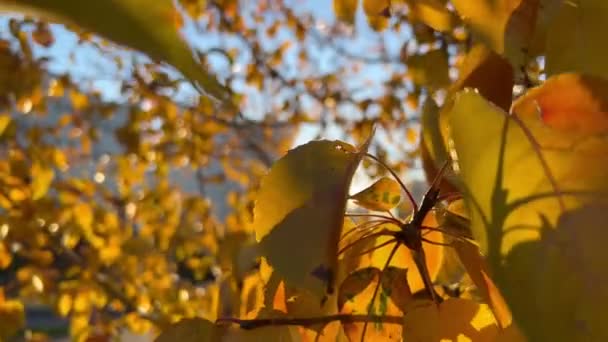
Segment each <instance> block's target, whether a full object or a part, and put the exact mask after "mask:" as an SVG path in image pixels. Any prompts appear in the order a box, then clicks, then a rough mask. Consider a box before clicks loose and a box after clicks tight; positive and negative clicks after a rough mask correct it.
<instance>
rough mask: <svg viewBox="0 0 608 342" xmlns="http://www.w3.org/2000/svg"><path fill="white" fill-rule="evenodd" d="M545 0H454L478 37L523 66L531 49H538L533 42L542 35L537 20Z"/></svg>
mask: <svg viewBox="0 0 608 342" xmlns="http://www.w3.org/2000/svg"><path fill="white" fill-rule="evenodd" d="M541 1H543V0H496V1H494V0H481V1H475V2H473V1H468V0H454V1H453V4H454V7H455V8H456V11H457V12H458V13H459V14H460V16H461V17H462V19H463V21H464V22H465V23H467V24H468V25H469V26H470V27H471V30H472V31H473V34H474V36H475V38H476V39H477V40H478V41H480V42H483V43H484V44H486V45H487V46H488V47H490V48H491V49H492V50H494V51H495V52H497V53H499V54H502V55H506V56H508V57H509V60H511V62H512V63H513V64H514V65H516V66H522V65H524V64H523V62H524V60H525V58H526V57H527V55H528V52H530V51H533V50H536V49H537V48H536V46H534V45H533V43H536V42H537V41H538V40H540V39H541V38H537V37H536V35H535V33H536V32H537V31H538V32H540V30H536V23H537V16H538V11H539V8H540V2H541ZM545 2H546V1H545ZM540 44H541V45H542V42H541V43H540ZM534 52H536V51H534Z"/></svg>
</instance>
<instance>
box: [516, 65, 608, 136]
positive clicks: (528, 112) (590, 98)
mask: <svg viewBox="0 0 608 342" xmlns="http://www.w3.org/2000/svg"><path fill="white" fill-rule="evenodd" d="M513 112H515V113H517V115H518V116H520V117H522V118H529V119H533V118H537V117H540V118H541V120H542V122H543V123H544V124H545V125H547V126H549V127H551V128H553V129H555V130H557V131H561V132H568V133H571V134H594V133H601V132H605V131H607V130H608V80H606V79H603V78H600V77H595V76H589V75H581V74H561V75H557V76H555V77H552V78H550V79H548V80H547V81H546V82H545V83H543V86H542V87H537V88H533V89H531V90H530V91H528V92H527V93H526V94H525V95H524V96H522V97H521V98H520V99H519V100H518V101H517V102H516V103H515V104H514V106H513Z"/></svg>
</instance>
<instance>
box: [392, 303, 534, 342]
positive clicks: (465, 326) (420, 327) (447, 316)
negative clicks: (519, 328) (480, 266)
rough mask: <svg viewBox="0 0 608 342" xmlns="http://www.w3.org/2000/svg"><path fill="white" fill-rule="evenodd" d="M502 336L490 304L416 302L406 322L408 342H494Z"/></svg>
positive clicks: (405, 329) (404, 334)
mask: <svg viewBox="0 0 608 342" xmlns="http://www.w3.org/2000/svg"><path fill="white" fill-rule="evenodd" d="M502 333H503V332H502V331H501V329H500V328H498V326H497V325H496V321H495V320H494V316H493V315H492V312H491V311H490V309H489V308H488V306H487V305H485V304H479V303H477V302H474V301H472V300H467V299H459V298H450V299H448V300H446V301H444V302H442V303H441V304H439V305H437V304H435V303H432V302H422V301H421V302H414V303H413V304H412V305H411V310H408V312H407V313H406V315H405V318H404V320H403V340H404V341H479V342H482V341H487V342H491V341H495V340H496V339H497V338H499V336H500V335H501V334H502ZM516 341H523V340H522V339H516V340H513V342H516Z"/></svg>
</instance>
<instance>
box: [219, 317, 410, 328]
mask: <svg viewBox="0 0 608 342" xmlns="http://www.w3.org/2000/svg"><path fill="white" fill-rule="evenodd" d="M334 321H340V322H342V323H363V322H365V323H367V322H382V323H389V324H403V316H380V315H349V314H336V315H328V316H320V317H305V318H300V317H298V318H289V317H280V318H259V319H240V318H234V317H222V318H218V319H217V321H216V323H218V324H221V323H233V324H238V325H239V327H240V328H241V329H256V328H261V327H265V326H271V325H299V326H305V327H308V326H311V325H317V324H327V323H330V322H334Z"/></svg>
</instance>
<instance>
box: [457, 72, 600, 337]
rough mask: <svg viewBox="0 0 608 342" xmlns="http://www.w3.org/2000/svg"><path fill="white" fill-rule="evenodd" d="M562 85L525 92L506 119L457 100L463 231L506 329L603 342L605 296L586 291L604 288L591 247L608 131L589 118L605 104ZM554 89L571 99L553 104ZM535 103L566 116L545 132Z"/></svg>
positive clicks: (596, 237)
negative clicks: (504, 315) (501, 308)
mask: <svg viewBox="0 0 608 342" xmlns="http://www.w3.org/2000/svg"><path fill="white" fill-rule="evenodd" d="M570 78H571V77H570ZM581 79H584V78H581ZM574 80H575V81H576V80H577V78H576V77H575V78H574ZM579 80H580V79H579ZM566 81H567V79H566V80H561V81H560V80H559V79H556V80H549V81H548V82H547V87H548V88H547V89H546V90H543V89H538V90H533V91H531V92H530V96H529V97H526V96H525V97H523V98H522V99H520V100H519V101H518V102H517V103H515V104H514V105H513V114H512V116H509V115H507V114H506V113H504V112H503V111H501V110H500V109H499V108H497V107H494V106H492V105H491V104H489V103H488V102H487V101H486V100H484V99H483V98H482V97H481V96H480V95H479V94H477V93H475V92H472V91H465V92H463V93H462V94H460V95H459V96H458V97H457V99H456V101H455V104H454V107H453V109H452V111H451V113H450V131H451V137H452V139H453V141H454V146H455V151H456V153H457V155H458V165H459V167H460V172H461V177H462V180H463V182H464V184H465V186H466V192H465V193H466V194H467V196H466V203H467V207H468V208H469V209H470V212H471V213H470V214H471V229H472V231H473V234H474V236H475V239H476V240H477V241H478V242H479V244H480V249H481V252H482V253H483V254H484V255H486V256H487V260H488V263H489V265H490V268H491V270H492V275H493V276H494V277H495V280H496V283H497V285H498V286H499V288H500V290H501V292H502V293H503V295H504V296H505V299H506V300H507V302H508V304H509V307H510V308H511V310H512V312H513V316H514V319H515V321H516V322H517V324H518V325H519V326H520V327H521V328H522V329H523V330H524V332H525V333H526V334H527V336H528V337H529V338H530V339H532V340H556V339H559V340H581V339H583V340H585V339H587V340H588V339H604V337H606V336H608V329H606V325H605V324H603V323H600V322H599V321H597V320H596V317H599V316H600V315H601V314H600V312H602V310H603V307H605V305H606V304H608V301H606V298H608V291H606V289H605V288H604V287H595V286H593V287H589V286H591V284H600V283H604V282H605V281H608V279H603V278H605V275H604V274H605V272H604V270H605V268H606V265H605V260H608V255H606V253H607V252H606V248H603V247H600V242H599V241H605V238H606V236H605V235H606V233H605V232H606V230H605V229H604V226H605V222H606V220H607V219H608V217H606V215H607V214H606V213H607V212H608V211H607V210H606V208H607V207H608V205H607V204H606V203H607V202H608V201H607V200H606V198H605V195H602V194H605V193H606V189H607V188H608V181H607V179H606V177H605V170H606V169H607V167H608V158H607V156H608V142H607V141H606V138H605V134H606V129H607V128H606V127H605V125H603V123H602V120H598V119H597V117H601V115H600V114H599V113H596V112H595V111H597V109H599V108H601V107H599V106H598V104H601V103H604V102H605V101H606V94H605V91H604V90H603V87H598V86H595V85H594V84H595V83H593V82H592V83H585V82H579V83H578V84H577V82H578V81H577V82H572V83H567V82H566ZM571 81H572V78H571ZM561 82H566V83H565V84H571V85H572V88H573V93H572V94H570V93H568V95H572V96H571V97H568V98H566V99H562V96H560V95H559V94H560V93H561V94H564V92H562V91H561V90H560V89H561V87H560V86H558V85H560V83H561ZM585 87H587V89H586V91H583V90H584V88H585ZM553 91H556V94H552V92H553ZM545 92H546V93H545ZM543 99H554V100H551V101H563V102H560V103H564V104H568V105H567V106H565V108H569V110H568V111H567V112H565V111H564V112H563V113H559V112H558V114H557V115H556V116H551V115H550V117H553V118H555V117H557V118H559V120H557V121H551V120H549V121H548V122H549V124H547V122H545V121H546V120H543V118H542V116H541V115H532V114H534V113H537V112H535V111H531V108H534V106H532V105H531V104H532V103H535V105H536V106H538V103H539V101H540V103H541V106H540V107H541V108H543V107H545V106H546V104H543V103H544V102H543V101H544V100H543ZM591 99H593V101H592V100H591ZM551 101H548V103H552V102H551ZM548 108H551V106H549V107H548ZM556 108H557V107H556ZM560 108H561V107H560ZM520 113H521V114H520ZM537 114H538V113H537ZM515 116H516V117H517V118H519V120H521V122H523V124H524V125H525V127H526V130H524V129H522V126H521V125H520V124H518V122H517V121H516V120H515V119H514V118H515ZM568 118H570V121H569V120H568ZM587 120H589V121H587ZM556 122H559V124H556ZM593 122H597V123H598V125H597V129H596V128H595V127H593V126H594V125H593V124H592V123H593ZM583 123H584V124H583ZM552 126H554V127H552ZM590 127H591V128H590ZM530 136H532V137H533V138H534V140H531V139H530ZM539 153H540V154H541V155H542V157H543V159H542V160H543V161H544V162H543V161H541V159H540V157H539ZM489 184H491V186H488V185H489ZM592 236H593V238H592ZM592 240H593V241H592ZM582 251H584V253H583V252H582ZM591 260H593V261H591ZM590 288H593V290H589V289H590ZM573 317H578V318H577V319H574V318H573Z"/></svg>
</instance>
